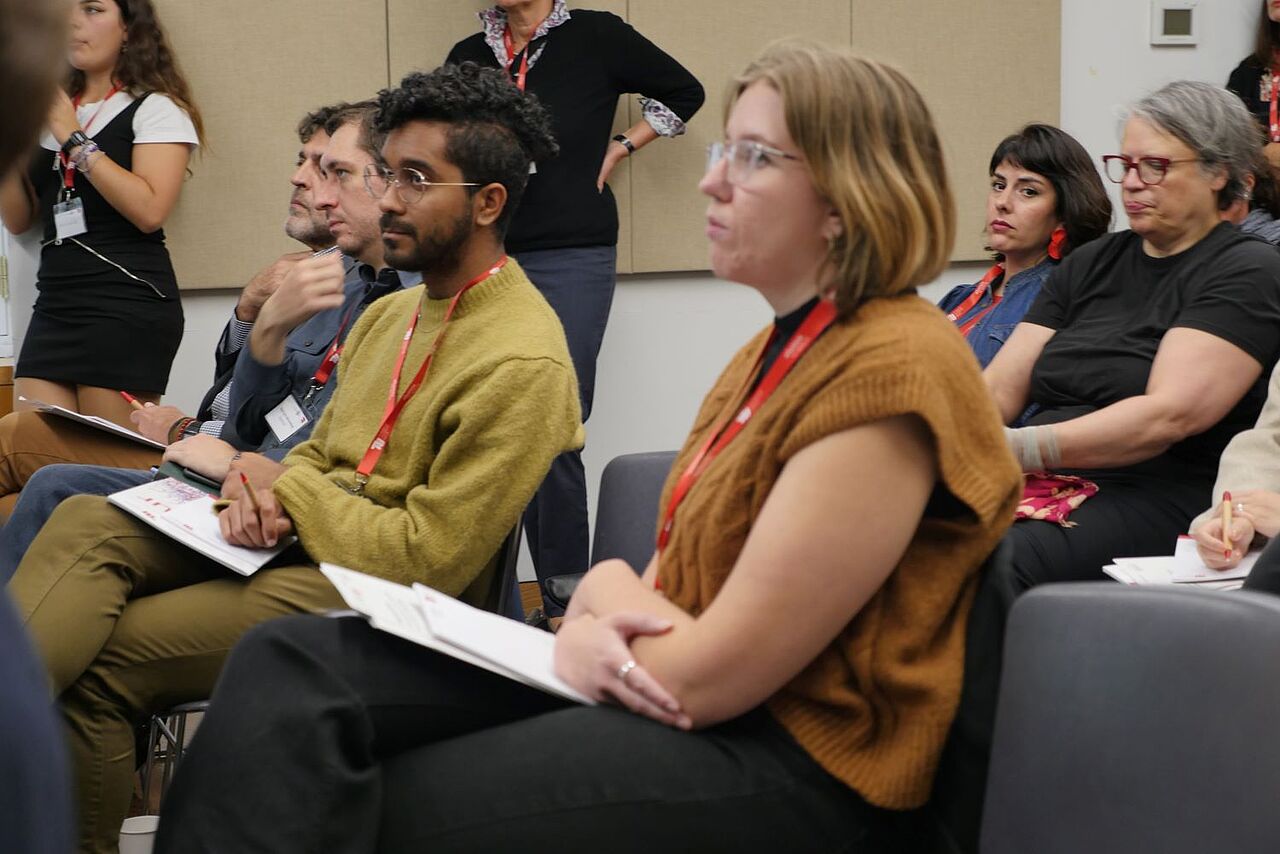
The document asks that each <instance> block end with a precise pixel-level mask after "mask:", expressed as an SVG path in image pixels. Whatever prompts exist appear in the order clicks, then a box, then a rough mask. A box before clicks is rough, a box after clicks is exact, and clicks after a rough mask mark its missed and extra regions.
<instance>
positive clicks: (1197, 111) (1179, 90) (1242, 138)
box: [1129, 80, 1260, 209]
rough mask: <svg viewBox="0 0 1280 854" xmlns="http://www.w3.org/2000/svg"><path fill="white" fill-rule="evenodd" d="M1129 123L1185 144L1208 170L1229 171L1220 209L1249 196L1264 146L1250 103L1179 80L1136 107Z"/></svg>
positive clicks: (1209, 86)
mask: <svg viewBox="0 0 1280 854" xmlns="http://www.w3.org/2000/svg"><path fill="white" fill-rule="evenodd" d="M1129 118H1131V119H1142V120H1143V121H1145V122H1148V123H1150V124H1152V125H1154V126H1155V127H1157V128H1159V129H1160V130H1162V131H1164V132H1165V133H1168V134H1170V135H1171V136H1173V137H1175V138H1177V139H1178V140H1180V141H1181V142H1182V143H1183V144H1185V145H1186V146H1187V147H1188V148H1190V149H1191V150H1192V151H1194V152H1195V153H1196V155H1197V156H1198V157H1199V158H1200V160H1201V165H1202V167H1203V168H1205V169H1207V170H1216V169H1217V168H1218V167H1221V168H1224V169H1226V172H1227V185H1226V186H1225V187H1223V188H1222V191H1221V192H1219V193H1218V207H1220V208H1224V209H1225V208H1226V207H1228V206H1229V205H1230V204H1231V203H1232V201H1234V200H1235V199H1237V198H1241V197H1244V196H1246V195H1247V193H1248V189H1247V188H1248V183H1247V182H1246V177H1247V176H1249V175H1252V174H1253V170H1254V166H1255V164H1256V162H1257V156H1258V147H1259V145H1260V138H1259V131H1258V123H1257V122H1255V121H1254V119H1253V116H1252V115H1250V113H1249V110H1248V109H1247V108H1246V107H1245V106H1244V103H1243V102H1241V100H1240V99H1239V98H1238V97H1236V96H1235V95H1233V94H1231V93H1230V92H1228V91H1227V90H1226V89H1223V88H1221V87H1220V86H1214V85H1212V84H1210V83H1199V82H1197V81H1194V80H1178V81H1175V82H1173V83H1170V84H1169V85H1167V86H1164V87H1162V88H1160V89H1157V90H1156V91H1154V92H1152V93H1151V94H1150V95H1148V96H1147V97H1145V98H1143V99H1142V100H1141V101H1139V102H1138V103H1137V104H1135V105H1134V106H1133V109H1131V110H1130V111H1129Z"/></svg>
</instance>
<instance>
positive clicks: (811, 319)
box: [658, 299, 836, 553]
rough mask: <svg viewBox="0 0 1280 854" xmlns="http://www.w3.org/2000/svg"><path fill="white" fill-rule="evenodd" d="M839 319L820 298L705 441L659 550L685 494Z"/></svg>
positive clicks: (670, 508) (678, 492) (680, 485)
mask: <svg viewBox="0 0 1280 854" xmlns="http://www.w3.org/2000/svg"><path fill="white" fill-rule="evenodd" d="M835 319H836V306H835V303H833V302H831V301H830V300H825V299H824V300H820V301H819V302H818V304H817V305H815V306H814V307H813V309H812V310H810V312H809V314H808V316H807V317H805V319H804V322H803V323H801V324H800V328H799V329H797V330H796V331H795V334H794V335H792V336H791V337H790V338H789V339H787V343H786V346H784V347H783V348H782V352H781V353H780V354H778V358H777V361H775V362H774V363H773V366H772V367H770V368H769V372H768V373H767V374H765V375H764V377H763V379H761V380H760V384H759V385H757V386H756V389H755V391H753V392H752V393H751V396H750V397H748V398H747V401H746V403H744V404H743V405H742V406H741V407H740V408H738V409H737V410H736V414H735V415H734V417H733V420H732V421H729V422H728V423H725V422H721V423H720V424H718V425H717V426H716V427H715V429H713V430H712V431H711V433H710V434H709V435H708V436H707V440H706V441H705V442H703V443H702V447H701V448H699V449H698V453H696V454H694V456H693V460H692V461H691V462H690V463H689V465H688V466H687V467H686V468H685V470H684V472H683V473H682V474H681V475H680V479H679V480H678V481H676V486H675V489H674V490H672V492H671V501H670V502H669V503H668V504H667V511H666V513H665V514H664V515H663V518H662V525H661V527H659V528H658V552H659V553H661V552H662V550H663V549H665V548H666V547H667V542H668V541H669V540H670V539H671V529H672V528H673V527H674V524H675V516H676V510H677V509H678V508H679V507H680V502H681V501H684V499H685V496H686V495H688V494H689V490H690V489H692V488H693V485H694V484H695V483H697V481H698V478H700V477H701V476H702V473H703V472H704V471H706V469H707V466H708V465H710V464H711V461H712V460H714V459H715V458H716V456H717V455H718V454H719V453H720V452H721V451H723V450H724V448H725V446H726V445H728V444H729V443H730V442H732V441H733V440H734V438H735V437H736V436H737V435H738V434H739V433H741V432H742V429H743V428H744V427H746V426H747V422H748V421H750V420H751V417H752V416H753V415H755V414H756V412H758V411H759V410H760V407H761V406H763V405H764V403H765V401H767V400H768V399H769V397H770V395H772V394H773V392H774V391H775V390H776V389H777V388H778V385H779V384H780V383H781V382H782V380H783V378H784V377H786V375H787V374H788V373H790V371H791V369H792V368H794V367H795V366H796V362H798V361H800V357H801V356H803V355H804V354H805V352H806V351H807V350H808V349H809V348H810V347H811V346H812V345H813V342H814V341H816V340H817V338H818V336H819V335H821V334H822V333H823V331H824V330H826V328H827V327H828V326H830V325H831V324H832V322H833V321H835ZM774 334H775V335H776V334H777V333H776V332H775V333H774ZM772 342H773V337H772V336H770V338H769V340H768V341H766V342H765V346H764V349H763V350H761V351H760V355H759V356H757V357H756V362H755V365H754V366H753V367H752V368H751V370H750V371H749V372H748V374H747V383H748V385H749V384H750V382H751V380H752V378H754V377H755V375H756V373H757V372H758V371H759V370H760V363H761V362H762V361H763V360H764V353H765V351H766V350H768V349H769V344H771V343H772ZM745 395H746V392H745V390H744V391H743V392H740V393H739V394H738V395H737V397H736V399H737V400H741V399H742V398H743V397H744V396H745Z"/></svg>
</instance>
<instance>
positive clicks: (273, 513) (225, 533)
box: [218, 471, 293, 549]
mask: <svg viewBox="0 0 1280 854" xmlns="http://www.w3.org/2000/svg"><path fill="white" fill-rule="evenodd" d="M237 486H238V487H239V488H238V489H236V487H237ZM222 494H223V499H222V500H223V501H228V502H229V503H228V504H227V506H226V508H225V509H223V510H222V511H221V512H219V513H218V527H219V528H220V529H221V530H222V538H223V539H224V540H226V541H227V542H228V543H230V544H231V545H233V546H245V547H246V548H258V549H264V548H272V547H273V546H275V545H276V543H278V542H279V541H280V538H281V537H286V536H288V535H290V534H292V533H293V520H292V519H290V518H289V514H288V513H287V512H286V511H285V509H284V507H282V506H281V505H280V502H279V501H277V500H276V496H275V493H273V492H272V491H271V490H270V489H254V487H253V483H252V481H250V480H249V478H248V476H247V475H245V473H244V472H242V471H232V472H231V473H230V474H228V475H227V479H226V481H225V482H224V483H223V486H222Z"/></svg>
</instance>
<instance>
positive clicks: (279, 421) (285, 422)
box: [267, 395, 311, 442]
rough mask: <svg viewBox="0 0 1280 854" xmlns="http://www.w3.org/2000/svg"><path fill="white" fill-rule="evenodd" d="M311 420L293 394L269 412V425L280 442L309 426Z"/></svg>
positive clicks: (287, 439)
mask: <svg viewBox="0 0 1280 854" xmlns="http://www.w3.org/2000/svg"><path fill="white" fill-rule="evenodd" d="M310 420H311V419H309V418H307V413H305V412H303V411H302V407H301V406H299V405H298V401H297V400H295V399H294V397H293V395H289V396H288V397H286V398H285V399H284V400H282V401H280V403H279V405H277V406H276V408H275V409H273V410H271V411H270V412H268V413H267V426H268V427H270V428H271V432H272V433H274V434H275V436H276V440H277V441H280V442H287V441H289V437H290V436H292V435H293V434H294V433H297V432H298V431H299V430H301V429H302V428H303V427H305V426H307V422H308V421H310Z"/></svg>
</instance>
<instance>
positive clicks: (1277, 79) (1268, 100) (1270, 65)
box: [1227, 0, 1280, 166]
mask: <svg viewBox="0 0 1280 854" xmlns="http://www.w3.org/2000/svg"><path fill="white" fill-rule="evenodd" d="M1227 88H1228V89H1230V90H1231V91H1232V92H1234V93H1235V94H1236V95H1237V96H1238V97H1239V98H1240V100H1241V101H1244V105H1245V106H1246V107H1248V108H1249V112H1250V113H1252V114H1253V117H1254V118H1255V119H1257V120H1258V124H1259V125H1261V127H1262V132H1263V140H1264V143H1263V146H1264V147H1263V153H1264V154H1266V156H1267V160H1269V161H1271V165H1273V166H1280V0H1262V13H1261V15H1260V16H1259V18H1258V31H1257V36H1256V38H1255V40H1254V44H1253V53H1251V54H1249V55H1248V56H1246V57H1245V58H1244V59H1243V60H1241V62H1240V64H1239V65H1237V66H1236V70H1235V71H1232V72H1231V77H1230V78H1228V80H1227Z"/></svg>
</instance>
